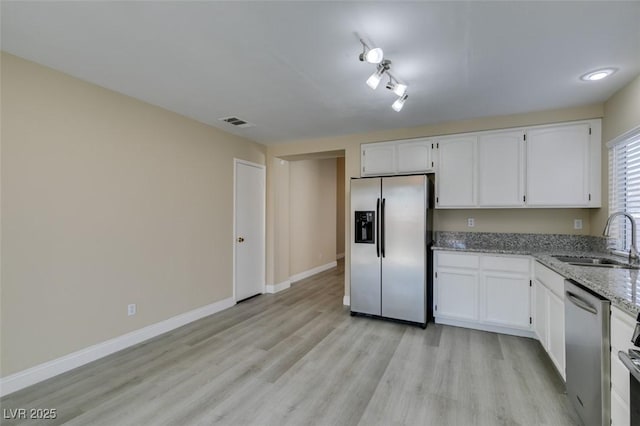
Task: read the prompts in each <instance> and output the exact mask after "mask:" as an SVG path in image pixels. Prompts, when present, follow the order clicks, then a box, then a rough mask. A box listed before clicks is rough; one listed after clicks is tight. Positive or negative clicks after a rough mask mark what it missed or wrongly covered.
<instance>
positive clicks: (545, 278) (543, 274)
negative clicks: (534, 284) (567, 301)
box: [533, 262, 564, 300]
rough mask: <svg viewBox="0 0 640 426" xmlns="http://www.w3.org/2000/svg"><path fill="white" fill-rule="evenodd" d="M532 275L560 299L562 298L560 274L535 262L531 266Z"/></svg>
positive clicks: (562, 281)
mask: <svg viewBox="0 0 640 426" xmlns="http://www.w3.org/2000/svg"><path fill="white" fill-rule="evenodd" d="M533 276H534V277H535V278H536V279H537V280H538V281H540V282H541V283H542V284H543V285H544V286H545V287H547V288H548V289H549V290H551V291H552V292H554V293H555V294H556V295H557V296H558V297H560V299H562V300H564V277H563V276H562V275H560V274H558V273H557V272H554V271H552V270H551V269H549V268H547V267H546V266H544V265H543V264H541V263H540V262H536V263H535V264H534V266H533Z"/></svg>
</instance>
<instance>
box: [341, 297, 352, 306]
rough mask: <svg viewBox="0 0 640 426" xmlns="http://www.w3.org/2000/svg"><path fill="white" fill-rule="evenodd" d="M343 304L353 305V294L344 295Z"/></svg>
mask: <svg viewBox="0 0 640 426" xmlns="http://www.w3.org/2000/svg"><path fill="white" fill-rule="evenodd" d="M342 304H343V305H345V306H351V296H344V297H343V298H342Z"/></svg>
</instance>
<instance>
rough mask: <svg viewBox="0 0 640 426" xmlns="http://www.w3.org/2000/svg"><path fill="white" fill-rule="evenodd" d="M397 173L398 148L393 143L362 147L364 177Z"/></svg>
mask: <svg viewBox="0 0 640 426" xmlns="http://www.w3.org/2000/svg"><path fill="white" fill-rule="evenodd" d="M395 172H396V146H395V144H393V143H375V144H367V145H362V176H378V175H389V174H393V173H395Z"/></svg>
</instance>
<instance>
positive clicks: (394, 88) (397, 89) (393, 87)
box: [387, 77, 407, 96]
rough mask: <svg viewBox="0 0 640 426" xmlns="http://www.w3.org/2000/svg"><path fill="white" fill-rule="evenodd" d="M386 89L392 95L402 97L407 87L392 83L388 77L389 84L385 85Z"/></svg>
mask: <svg viewBox="0 0 640 426" xmlns="http://www.w3.org/2000/svg"><path fill="white" fill-rule="evenodd" d="M387 89H389V90H391V91H392V92H393V93H395V94H396V95H398V96H402V95H404V94H405V93H406V92H407V85H406V84H402V83H398V82H397V81H396V82H394V81H393V80H392V78H391V77H390V78H389V82H388V83H387Z"/></svg>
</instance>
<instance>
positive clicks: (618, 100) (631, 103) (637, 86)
mask: <svg viewBox="0 0 640 426" xmlns="http://www.w3.org/2000/svg"><path fill="white" fill-rule="evenodd" d="M637 126H640V75H639V76H638V77H636V78H635V80H633V81H632V82H631V83H629V84H627V85H626V86H625V87H623V88H622V89H620V90H619V91H618V92H616V93H615V94H614V95H613V96H612V97H611V98H609V100H607V102H605V104H604V118H603V119H602V208H601V209H598V210H595V211H593V212H592V213H591V222H592V225H591V228H592V234H594V235H601V233H602V230H603V229H604V225H605V223H606V221H607V216H608V214H609V151H608V148H607V142H609V141H610V140H612V139H615V138H616V137H617V136H620V135H622V134H624V133H625V132H627V131H629V130H631V129H633V128H635V127H637Z"/></svg>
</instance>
